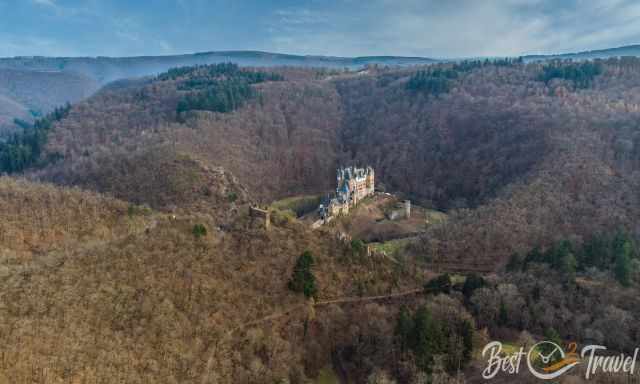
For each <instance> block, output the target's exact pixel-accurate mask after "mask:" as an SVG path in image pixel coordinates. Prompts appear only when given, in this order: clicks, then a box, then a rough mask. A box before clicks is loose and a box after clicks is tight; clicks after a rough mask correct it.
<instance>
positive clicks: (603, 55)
mask: <svg viewBox="0 0 640 384" xmlns="http://www.w3.org/2000/svg"><path fill="white" fill-rule="evenodd" d="M623 56H638V57H640V44H635V45H626V46H624V47H618V48H607V49H598V50H593V51H583V52H574V53H559V54H553V55H527V56H524V59H525V60H526V61H540V60H552V59H574V60H589V59H608V58H610V57H623Z"/></svg>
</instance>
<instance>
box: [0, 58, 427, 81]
mask: <svg viewBox="0 0 640 384" xmlns="http://www.w3.org/2000/svg"><path fill="white" fill-rule="evenodd" d="M434 61H436V60H434V59H430V58H424V57H401V56H367V57H353V58H352V57H334V56H300V55H287V54H280V53H269V52H259V51H220V52H203V53H195V54H188V55H173V56H138V57H40V56H34V57H14V58H0V68H8V69H21V70H38V71H59V72H75V73H80V74H83V75H85V76H88V77H90V78H92V79H94V80H96V81H97V82H99V83H100V84H106V83H108V82H111V81H113V80H118V79H123V78H131V77H141V76H148V75H154V74H158V73H160V72H164V71H166V70H167V69H169V68H173V67H180V66H192V65H199V64H215V63H223V62H232V63H236V64H238V65H241V66H255V67H273V66H295V67H328V68H350V69H357V68H361V67H363V66H365V65H368V64H381V65H417V64H429V63H433V62H434Z"/></svg>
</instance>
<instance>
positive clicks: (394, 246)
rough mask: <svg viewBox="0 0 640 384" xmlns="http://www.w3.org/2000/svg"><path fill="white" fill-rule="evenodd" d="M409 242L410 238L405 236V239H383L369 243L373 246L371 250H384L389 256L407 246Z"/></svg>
mask: <svg viewBox="0 0 640 384" xmlns="http://www.w3.org/2000/svg"><path fill="white" fill-rule="evenodd" d="M409 243H411V239H410V238H406V239H395V240H389V241H385V242H384V243H371V244H369V245H370V246H371V247H372V248H373V250H375V251H378V252H384V253H386V254H387V255H389V256H391V255H395V254H397V253H399V252H401V251H402V250H404V249H405V248H406V247H407V245H409Z"/></svg>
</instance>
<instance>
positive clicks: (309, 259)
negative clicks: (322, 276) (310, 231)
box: [289, 251, 318, 298]
mask: <svg viewBox="0 0 640 384" xmlns="http://www.w3.org/2000/svg"><path fill="white" fill-rule="evenodd" d="M313 264H314V260H313V256H312V255H311V252H309V251H304V253H303V254H302V255H300V257H299V258H298V260H297V261H296V265H295V267H294V268H293V275H292V276H291V280H289V289H291V290H292V291H294V292H300V293H303V294H304V295H305V297H307V298H311V297H313V298H315V297H316V296H317V294H318V288H317V286H316V277H315V276H314V274H313V271H312V270H311V268H312V267H313Z"/></svg>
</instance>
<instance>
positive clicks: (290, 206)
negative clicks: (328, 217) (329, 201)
mask: <svg viewBox="0 0 640 384" xmlns="http://www.w3.org/2000/svg"><path fill="white" fill-rule="evenodd" d="M321 200H322V195H303V196H292V197H287V198H285V199H282V200H277V201H274V202H273V203H271V208H273V209H277V210H279V211H292V212H294V213H295V214H296V216H298V217H300V216H302V215H305V214H307V213H309V212H313V211H315V210H316V209H318V206H319V205H320V201H321Z"/></svg>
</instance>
